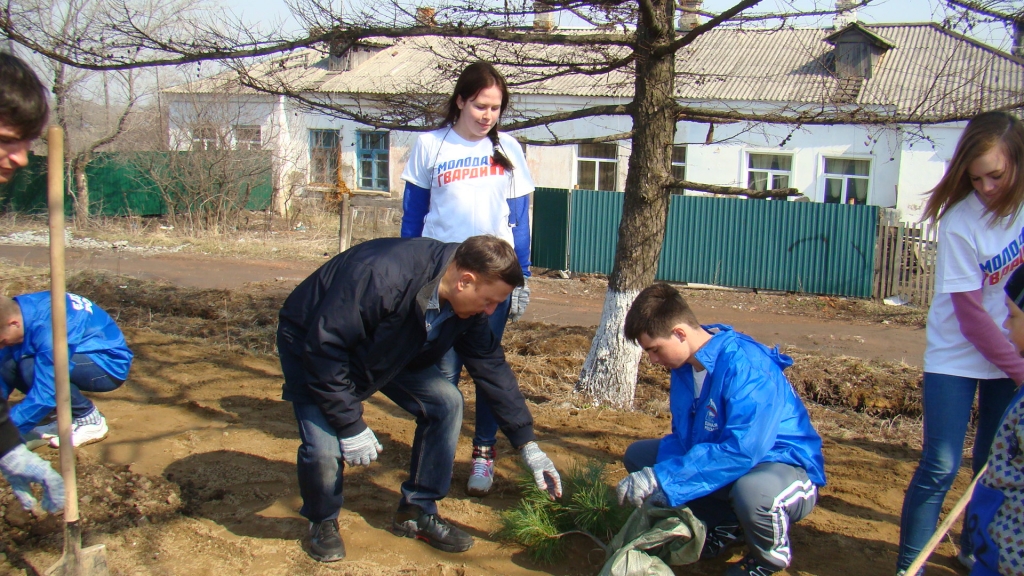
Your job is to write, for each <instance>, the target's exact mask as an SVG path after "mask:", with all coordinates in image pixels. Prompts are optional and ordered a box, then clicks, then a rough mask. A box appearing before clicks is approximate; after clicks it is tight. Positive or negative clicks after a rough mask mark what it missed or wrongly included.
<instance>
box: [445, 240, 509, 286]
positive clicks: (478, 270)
mask: <svg viewBox="0 0 1024 576" xmlns="http://www.w3.org/2000/svg"><path fill="white" fill-rule="evenodd" d="M452 262H453V263H454V264H455V266H456V267H457V268H458V269H459V270H464V271H466V272H472V273H474V274H477V275H479V276H482V277H483V278H484V279H486V280H490V281H493V280H501V281H502V282H504V283H505V284H508V285H509V286H522V285H523V284H525V283H526V280H525V279H524V278H523V268H522V266H520V265H519V257H518V256H516V251H515V249H513V248H512V246H511V245H510V244H509V243H508V242H505V241H504V240H502V239H501V238H498V237H497V236H471V237H469V238H467V239H466V241H465V242H463V243H462V244H461V245H460V246H459V247H458V248H457V249H456V250H455V257H454V259H453V260H452Z"/></svg>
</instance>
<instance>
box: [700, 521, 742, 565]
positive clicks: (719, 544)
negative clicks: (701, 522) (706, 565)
mask: <svg viewBox="0 0 1024 576" xmlns="http://www.w3.org/2000/svg"><path fill="white" fill-rule="evenodd" d="M745 541H746V538H744V537H743V528H741V527H740V525H739V524H726V525H723V526H716V527H715V529H714V530H709V531H708V532H707V534H705V535H704V547H703V548H702V549H701V551H700V558H701V560H707V559H708V558H718V557H719V556H721V555H722V553H724V552H725V551H726V550H727V549H728V548H731V547H733V546H736V545H739V544H743V543H744V542H745Z"/></svg>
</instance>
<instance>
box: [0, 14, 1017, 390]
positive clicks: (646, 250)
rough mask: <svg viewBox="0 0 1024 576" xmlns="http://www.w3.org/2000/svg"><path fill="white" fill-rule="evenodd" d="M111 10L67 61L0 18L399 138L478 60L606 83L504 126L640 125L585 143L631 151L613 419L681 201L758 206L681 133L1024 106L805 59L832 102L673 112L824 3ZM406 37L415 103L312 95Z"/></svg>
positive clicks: (610, 350) (82, 54) (614, 292)
mask: <svg viewBox="0 0 1024 576" xmlns="http://www.w3.org/2000/svg"><path fill="white" fill-rule="evenodd" d="M108 1H111V2H115V1H116V2H120V4H118V7H119V9H118V10H115V11H112V12H111V14H113V15H114V17H112V18H111V20H110V21H109V22H108V34H107V35H106V36H101V37H99V40H96V39H78V38H75V39H72V41H70V42H68V41H64V44H62V45H61V47H62V50H61V51H57V50H48V51H47V48H46V46H48V44H46V42H44V41H43V40H44V38H45V37H46V36H47V34H48V32H47V31H44V30H39V29H37V28H33V27H32V26H28V25H24V24H22V23H21V22H20V21H18V20H16V19H14V18H8V19H6V20H3V19H2V18H0V29H2V30H3V31H5V32H6V33H7V35H8V36H9V37H10V38H12V39H13V40H15V41H16V42H19V43H21V44H24V45H26V46H29V47H31V48H33V49H35V50H40V51H41V52H43V53H44V54H46V55H47V56H49V57H52V58H56V59H58V60H60V61H62V62H65V63H69V64H74V65H76V66H81V67H84V68H90V69H129V68H134V67H139V66H145V65H157V64H160V65H163V64H181V63H189V62H202V61H206V60H210V59H221V60H223V61H228V62H229V65H230V66H232V68H233V70H232V71H231V72H230V73H227V75H222V76H220V77H219V80H218V81H223V80H225V79H230V80H231V81H232V82H234V83H236V84H237V85H239V86H245V87H248V88H251V89H255V90H258V91H261V92H265V93H270V94H277V95H284V96H287V97H289V98H291V99H292V100H293V101H294V102H296V103H299V104H300V105H302V106H306V107H308V108H309V109H311V110H317V111H319V112H321V113H324V114H329V115H333V116H336V117H339V118H346V119H351V120H355V121H358V122H361V123H363V124H367V125H370V126H375V127H384V128H391V129H401V130H426V129H430V128H431V127H432V122H431V121H430V120H429V119H432V118H436V117H437V113H438V108H439V103H440V101H441V100H442V99H443V96H444V95H445V94H446V93H447V92H448V90H449V88H450V85H451V81H452V79H453V78H454V77H455V76H456V74H457V71H458V70H459V69H461V67H462V66H464V64H465V62H466V61H467V60H472V59H487V60H491V61H493V62H495V63H496V64H498V65H499V66H500V67H501V68H502V69H503V70H505V71H507V73H508V77H509V80H510V84H511V86H512V87H513V90H514V91H515V90H517V89H518V90H520V91H522V90H526V89H528V88H530V87H538V86H539V87H544V86H545V83H548V82H552V81H554V80H558V81H580V82H582V81H585V80H586V79H591V80H590V81H591V82H598V81H599V84H600V86H602V87H603V89H605V90H606V91H607V92H608V94H609V95H612V96H614V97H615V98H614V100H616V102H609V100H612V99H611V98H605V99H602V98H595V102H593V103H591V104H587V105H584V106H581V107H580V108H578V109H574V110H565V111H559V112H555V113H544V114H539V113H536V114H526V113H525V112H519V113H518V115H517V113H516V111H512V121H511V122H507V123H505V124H504V129H505V130H527V129H537V130H547V131H548V133H549V135H550V136H551V138H548V140H549V141H550V142H552V143H567V142H582V141H584V140H581V139H574V138H561V137H559V131H558V129H557V127H558V126H559V125H560V124H561V123H563V122H568V121H573V120H578V119H584V118H592V117H622V118H628V120H629V124H630V126H631V127H630V128H629V129H628V130H626V131H623V132H620V133H617V134H610V135H604V136H600V137H596V138H590V139H586V141H590V142H597V141H609V140H614V139H628V140H630V141H631V144H632V153H631V155H630V160H629V164H628V173H627V176H626V186H625V200H624V206H623V217H622V220H621V224H620V228H619V234H618V247H617V251H616V256H615V264H614V269H613V271H612V274H611V276H610V277H609V284H608V293H607V295H606V299H605V305H604V312H603V315H602V320H601V325H600V327H599V328H598V330H597V334H596V336H595V339H594V342H593V345H592V348H591V351H590V354H589V355H588V357H587V360H586V363H585V365H584V369H583V371H582V373H581V375H580V379H579V382H578V385H577V390H578V391H579V392H581V393H584V394H586V395H588V396H590V397H592V398H593V399H594V400H596V401H597V402H599V403H602V404H610V405H614V406H630V405H631V404H632V399H633V392H634V389H635V381H636V370H637V365H638V360H639V357H640V353H641V351H640V349H639V348H638V347H637V346H635V345H633V344H631V343H628V342H626V341H625V339H624V338H623V335H622V328H621V326H622V321H623V317H624V315H625V312H626V310H627V309H628V306H629V304H630V303H631V302H632V300H633V298H634V297H635V295H636V294H637V293H638V292H639V291H640V290H641V289H642V288H643V287H645V286H646V285H648V284H649V283H650V282H652V281H653V279H654V277H655V273H656V269H657V265H658V260H659V256H660V251H661V246H662V241H663V239H664V235H665V225H666V220H667V215H668V206H669V200H670V195H671V192H672V190H674V189H679V188H690V189H698V190H701V189H703V190H708V191H711V192H715V193H721V194H744V195H747V196H751V194H749V193H747V192H746V191H745V190H744V189H740V188H736V187H725V188H723V187H717V188H716V187H711V186H708V185H705V184H701V183H695V182H686V181H680V180H676V179H674V178H673V177H672V172H671V149H672V144H673V142H674V139H675V132H676V126H677V123H679V122H684V121H685V122H695V123H703V124H707V125H708V127H709V128H708V141H711V140H712V132H713V128H714V126H715V125H720V124H728V123H734V122H745V123H754V124H757V123H765V124H775V125H788V126H792V127H793V130H798V129H800V127H802V126H807V125H834V124H861V125H875V126H879V127H880V129H882V128H884V127H892V126H895V125H897V124H898V125H901V126H903V127H904V128H903V129H906V127H908V126H909V127H913V126H915V125H917V126H921V125H925V124H931V123H939V122H951V121H956V120H963V119H966V118H969V117H971V116H973V115H974V114H976V113H977V112H979V111H981V110H984V109H992V108H1002V109H1014V108H1020V107H1022V106H1024V97H1022V94H1021V90H1020V87H1019V86H1017V87H1013V88H1012V89H1007V90H1006V91H1003V92H1000V93H998V94H994V93H992V91H988V92H986V93H985V94H969V95H968V97H966V98H962V102H961V104H960V105H959V106H958V107H956V108H955V109H952V110H949V109H944V110H943V111H942V112H941V113H939V112H937V111H936V108H935V107H934V103H935V102H936V101H941V100H943V99H948V98H949V97H950V94H944V93H941V91H942V90H944V88H942V86H943V85H942V84H941V83H934V84H933V85H932V86H926V87H925V88H924V89H923V90H922V92H921V97H920V98H921V99H920V102H919V103H918V105H917V106H914V107H910V108H908V109H903V110H899V111H893V110H892V109H890V108H887V107H884V106H860V105H857V104H856V102H853V101H851V100H849V99H847V98H845V97H844V96H843V94H844V90H843V88H844V86H843V85H842V83H841V82H837V81H836V80H837V79H836V78H834V77H831V78H830V77H829V75H828V70H829V69H830V68H829V67H828V66H827V65H826V63H825V62H822V61H819V60H818V59H817V56H814V55H812V54H810V52H809V64H808V65H809V66H813V67H816V69H820V70H821V71H822V74H821V75H820V76H821V86H820V89H821V95H820V98H818V99H816V100H815V101H814V102H809V103H800V104H780V105H778V106H774V107H771V108H770V109H769V108H756V107H750V106H747V107H739V106H737V107H731V108H730V107H728V106H726V105H723V104H722V103H720V102H709V101H708V102H700V103H682V102H679V101H678V100H677V98H676V87H677V86H678V85H679V83H681V82H689V83H699V82H704V81H719V80H721V79H719V78H709V77H707V75H703V74H701V73H700V72H699V71H694V72H687V73H686V74H682V75H681V74H680V72H679V66H678V64H679V60H680V59H681V58H682V59H684V60H685V55H686V54H687V49H688V47H690V46H692V45H693V44H694V43H695V42H697V41H698V40H699V39H700V38H701V37H702V36H704V35H705V34H707V33H709V32H710V31H712V30H714V29H716V28H718V27H720V26H739V27H743V28H745V29H760V30H765V29H769V30H770V29H771V28H772V27H776V28H782V27H786V26H789V25H790V22H791V21H792V20H793V19H794V18H797V17H801V16H818V17H826V16H829V15H831V14H833V13H835V11H836V8H835V6H834V5H833V3H832V2H831V1H830V0H820V1H818V2H816V3H814V5H813V6H812V8H811V9H810V10H805V11H793V12H786V13H778V12H775V13H753V12H751V10H752V9H753V8H755V7H756V6H757V4H758V3H759V1H758V0H739V1H737V2H736V3H735V5H733V6H732V7H731V8H729V9H727V10H724V11H722V12H720V13H710V12H706V11H702V10H700V9H699V8H696V7H695V6H694V3H692V2H691V3H683V4H684V8H683V9H682V11H683V12H684V14H686V15H688V16H689V17H693V16H697V17H700V18H702V19H703V20H704V22H703V23H702V24H699V25H696V26H694V27H692V28H690V29H688V30H687V31H685V32H679V31H677V27H676V17H677V15H678V14H679V12H680V8H679V7H678V6H677V5H676V0H538V1H536V2H534V1H532V0H526V1H524V0H510V1H504V2H502V3H497V2H492V3H483V4H482V3H479V2H469V1H459V0H456V1H453V2H448V3H445V4H443V5H437V6H435V7H434V9H433V11H432V12H430V13H426V12H423V11H419V12H417V9H416V6H414V5H411V4H406V3H403V2H400V1H398V0H393V1H391V2H390V3H389V2H377V3H374V4H373V6H371V7H368V8H367V9H364V10H362V11H349V12H345V13H341V12H339V11H338V10H337V6H335V5H334V3H332V2H329V1H328V0H293V1H292V2H291V3H290V6H291V7H292V10H293V12H294V13H295V14H296V16H297V17H298V18H299V19H300V20H301V21H303V22H304V23H305V24H306V26H307V31H308V33H307V34H304V35H302V36H301V37H297V38H282V37H281V36H280V35H266V36H265V35H260V34H257V33H255V32H254V30H255V29H254V28H252V27H249V26H246V25H245V24H244V23H240V22H221V23H211V21H209V20H198V21H197V24H196V25H195V26H194V27H193V28H192V30H191V33H190V34H189V35H186V36H183V35H182V34H181V32H180V31H175V30H168V29H162V28H160V27H157V26H153V25H152V24H151V23H152V20H153V19H152V18H151V16H150V15H147V14H145V13H143V12H139V11H138V10H136V9H132V8H131V7H127V6H125V5H124V3H125V2H126V1H127V0H108ZM867 2H868V0H863V1H850V0H846V1H844V2H843V3H842V7H843V9H852V8H856V7H858V6H861V5H863V4H866V3H867ZM556 12H560V13H563V14H572V15H573V17H574V18H577V19H578V20H580V21H583V22H586V23H588V25H589V26H590V28H588V29H585V30H559V29H553V28H552V27H551V23H552V19H551V18H550V15H552V14H554V13H556ZM8 13H10V11H8ZM50 38H51V39H52V34H51V35H50ZM396 39H404V40H403V41H411V40H410V39H422V43H423V45H424V46H426V47H427V49H429V50H430V51H431V52H432V54H433V60H431V61H430V62H431V63H430V65H425V66H422V67H421V68H419V69H417V70H416V71H415V77H416V78H418V81H419V82H420V84H421V85H420V86H419V89H410V90H406V91H403V92H401V93H396V92H394V91H391V90H389V89H388V85H387V82H388V79H386V78H382V79H380V85H379V87H378V88H377V89H374V90H367V91H365V92H362V93H358V94H356V93H343V94H331V93H324V92H322V91H317V90H315V86H316V83H315V82H314V81H313V79H312V78H311V76H310V74H311V73H314V72H315V71H314V72H309V71H310V68H309V67H308V66H306V64H308V63H309V61H308V59H310V58H328V59H331V58H335V59H342V58H344V57H345V56H346V55H348V54H351V53H352V50H353V49H355V48H358V47H360V46H363V45H366V44H373V43H378V44H386V43H387V42H393V41H395V40H396ZM299 49H303V50H305V51H302V50H299ZM316 50H319V56H317V55H316V54H317V53H315V52H314V51H316ZM288 51H294V52H293V53H292V55H290V56H289V57H286V58H276V59H274V60H272V61H268V62H258V63H256V64H255V65H254V64H251V63H249V62H248V61H246V60H245V59H247V58H253V57H260V56H267V55H272V54H279V53H282V52H288ZM960 68H962V67H960ZM960 68H958V66H957V65H956V64H955V63H954V62H953V60H950V62H948V63H946V64H944V65H942V66H940V68H939V69H936V70H923V71H921V76H922V77H923V78H924V80H927V79H928V78H929V77H931V78H936V77H941V76H942V75H946V76H952V75H959V76H956V77H957V78H960V79H962V80H963V83H970V82H973V81H975V80H976V79H974V78H971V77H970V76H971V75H974V74H982V73H983V72H981V71H974V70H966V71H965V70H962V69H960ZM321 72H322V70H321ZM409 82H412V80H409ZM413 94H415V95H416V96H415V97H414V96H413ZM532 133H534V132H532ZM531 141H534V140H531ZM793 192H794V191H793V190H790V189H784V190H774V191H768V192H767V193H766V194H764V195H767V196H771V195H777V196H786V195H791V194H792V193H793Z"/></svg>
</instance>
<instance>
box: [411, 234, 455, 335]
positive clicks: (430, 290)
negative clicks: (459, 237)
mask: <svg viewBox="0 0 1024 576" xmlns="http://www.w3.org/2000/svg"><path fill="white" fill-rule="evenodd" d="M458 247H459V245H458V244H457V243H451V244H445V245H444V248H443V249H442V250H441V257H440V258H439V259H438V266H437V267H436V268H435V269H434V275H433V276H432V277H431V278H430V281H429V282H427V283H426V284H424V285H423V287H422V288H420V290H419V292H417V293H416V312H417V313H418V314H419V316H420V320H421V321H422V320H423V319H424V318H426V317H427V306H429V305H430V299H431V298H433V297H434V294H436V293H437V289H438V286H439V285H440V284H441V278H443V277H444V272H445V270H447V269H448V265H449V264H451V262H452V259H454V258H455V250H456V249H457V248H458Z"/></svg>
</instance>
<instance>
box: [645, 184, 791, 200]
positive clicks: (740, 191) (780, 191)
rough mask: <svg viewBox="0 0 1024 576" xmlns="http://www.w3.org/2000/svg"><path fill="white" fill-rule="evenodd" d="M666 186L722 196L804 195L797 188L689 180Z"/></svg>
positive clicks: (765, 196)
mask: <svg viewBox="0 0 1024 576" xmlns="http://www.w3.org/2000/svg"><path fill="white" fill-rule="evenodd" d="M665 187H666V188H685V189H687V190H696V191H698V192H710V193H711V194H718V195H720V196H746V197H747V198H757V199H763V198H788V197H790V196H803V194H801V193H800V191H799V190H797V189H796V188H774V189H772V190H751V189H750V188H740V187H738V186H716V185H714V184H701V183H698V182H690V181H688V180H672V181H671V182H669V183H668V184H666V185H665Z"/></svg>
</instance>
